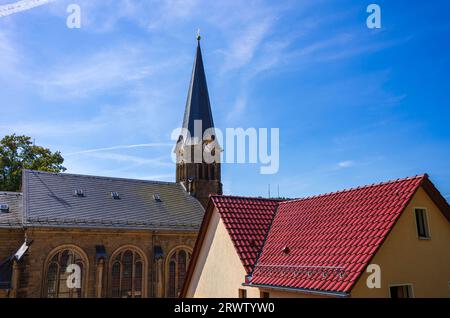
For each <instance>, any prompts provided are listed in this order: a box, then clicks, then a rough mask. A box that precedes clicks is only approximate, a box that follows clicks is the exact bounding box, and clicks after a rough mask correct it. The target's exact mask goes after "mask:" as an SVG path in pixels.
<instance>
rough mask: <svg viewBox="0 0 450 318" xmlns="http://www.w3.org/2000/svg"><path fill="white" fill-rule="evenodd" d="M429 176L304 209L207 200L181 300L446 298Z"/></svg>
mask: <svg viewBox="0 0 450 318" xmlns="http://www.w3.org/2000/svg"><path fill="white" fill-rule="evenodd" d="M449 242H450V206H449V205H448V203H447V202H446V200H445V199H444V198H443V197H442V195H441V194H440V193H439V191H438V190H437V189H436V188H435V186H434V185H433V183H432V182H431V181H430V180H429V177H428V175H421V176H416V177H411V178H406V179H399V180H395V181H389V182H385V183H380V184H374V185H368V186H363V187H358V188H354V189H349V190H344V191H339V192H335V193H330V194H324V195H318V196H313V197H308V198H303V199H296V200H287V201H277V200H270V199H262V198H243V197H233V196H212V197H211V199H210V201H209V204H208V207H207V210H206V214H205V217H204V220H203V223H202V226H201V229H200V232H199V236H198V239H197V242H196V245H195V248H194V251H193V256H192V260H191V264H190V267H189V269H188V273H187V277H186V280H185V284H184V286H183V290H182V297H243V298H244V297H252V298H253V297H256V298H259V297H262V298H267V297H392V298H400V297H450V245H449Z"/></svg>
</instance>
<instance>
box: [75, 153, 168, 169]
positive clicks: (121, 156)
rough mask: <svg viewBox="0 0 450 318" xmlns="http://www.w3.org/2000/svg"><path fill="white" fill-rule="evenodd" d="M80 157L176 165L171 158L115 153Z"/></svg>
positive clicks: (150, 164) (89, 154) (149, 164)
mask: <svg viewBox="0 0 450 318" xmlns="http://www.w3.org/2000/svg"><path fill="white" fill-rule="evenodd" d="M78 156H87V157H90V158H95V159H101V160H109V161H116V162H122V163H129V164H135V165H147V166H164V167H173V165H174V164H173V162H172V161H171V160H170V157H169V156H161V157H158V158H150V159H149V158H146V157H140V156H132V155H127V154H119V153H113V152H90V153H83V154H78Z"/></svg>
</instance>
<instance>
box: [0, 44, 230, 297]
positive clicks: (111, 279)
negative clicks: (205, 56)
mask: <svg viewBox="0 0 450 318" xmlns="http://www.w3.org/2000/svg"><path fill="white" fill-rule="evenodd" d="M197 42H198V44H197V51H196V56H195V60H194V66H193V70H192V78H191V81H190V86H189V91H188V97H187V101H186V107H185V113H184V119H183V126H182V128H183V129H184V131H188V132H189V133H190V134H191V135H192V136H193V134H194V131H193V128H194V123H195V121H198V120H201V121H202V126H203V128H204V130H206V129H210V128H213V127H214V122H213V118H212V111H211V105H210V101H209V95H208V88H207V83H206V77H205V70H204V66H203V61H202V53H201V48H200V37H199V36H198V37H197ZM211 137H212V140H214V136H211ZM210 142H211V140H206V141H203V139H201V140H200V141H198V142H197V143H191V142H188V139H187V138H186V136H182V135H180V139H179V141H178V143H177V145H176V151H177V163H176V180H175V182H157V181H147V180H133V179H123V178H113V177H98V176H87V175H76V174H67V173H49V172H41V171H32V170H25V171H23V178H22V189H21V192H18V193H12V192H0V207H1V211H0V298H1V297H48V298H72V297H73V298H81V297H96V298H102V297H121V298H143V297H177V296H178V295H179V293H180V291H181V288H182V286H183V282H184V278H185V276H186V272H187V268H188V265H189V262H190V259H191V255H192V251H193V247H194V244H195V241H196V238H197V234H198V231H199V228H200V225H201V222H202V219H203V215H204V211H205V206H206V204H207V202H208V198H209V195H210V194H219V195H220V194H222V184H221V174H220V169H221V167H220V162H218V161H214V162H212V163H209V162H208V163H207V162H205V161H203V160H200V162H192V161H188V160H186V157H187V156H186V154H187V153H189V152H192V153H193V152H195V151H196V149H203V148H204V147H205V146H206V144H208V143H210ZM209 149H210V151H212V152H213V153H214V151H215V149H214V147H212V148H211V147H209ZM217 152H219V150H217ZM73 264H76V265H77V268H78V273H77V274H78V275H79V282H78V284H76V285H75V286H74V288H69V286H68V284H67V282H68V280H71V276H70V275H71V274H72V271H71V267H70V266H71V265H73Z"/></svg>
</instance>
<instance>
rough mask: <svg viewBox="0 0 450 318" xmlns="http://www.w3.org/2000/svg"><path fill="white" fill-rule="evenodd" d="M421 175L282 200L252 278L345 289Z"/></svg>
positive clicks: (389, 227)
mask: <svg viewBox="0 0 450 318" xmlns="http://www.w3.org/2000/svg"><path fill="white" fill-rule="evenodd" d="M425 179H427V176H426V175H423V176H417V177H412V178H406V179H401V180H396V181H391V182H387V183H381V184H376V185H370V186H364V187H359V188H356V189H350V190H345V191H340V192H336V193H331V194H325V195H320V196H314V197H309V198H305V199H300V200H294V201H288V202H283V203H280V205H279V207H278V211H277V213H276V216H275V218H274V220H273V223H272V226H271V229H270V232H269V235H268V237H267V241H266V243H265V245H264V247H263V250H262V253H261V256H260V258H259V260H258V263H257V265H256V268H255V270H254V273H253V276H252V278H251V284H255V285H269V286H277V287H288V288H298V289H308V290H316V291H322V292H337V293H348V292H349V291H350V290H351V288H352V287H353V285H354V284H355V283H356V282H357V280H358V278H359V276H360V275H361V274H362V273H363V271H364V269H365V268H366V267H367V265H368V264H369V262H370V260H371V259H372V258H373V257H374V255H375V253H376V252H377V250H378V249H379V248H380V246H381V244H382V243H383V242H384V240H385V239H386V237H387V235H388V234H389V232H390V231H391V230H392V228H393V226H394V225H395V223H396V221H397V220H398V218H399V217H400V215H401V213H402V212H403V211H404V209H405V208H406V206H407V204H408V203H409V201H410V200H411V198H412V196H413V195H414V194H415V192H416V190H417V189H418V188H419V187H420V186H421V184H422V182H423V181H424V180H425ZM286 248H287V249H288V252H287V253H286V252H284V251H283V249H286Z"/></svg>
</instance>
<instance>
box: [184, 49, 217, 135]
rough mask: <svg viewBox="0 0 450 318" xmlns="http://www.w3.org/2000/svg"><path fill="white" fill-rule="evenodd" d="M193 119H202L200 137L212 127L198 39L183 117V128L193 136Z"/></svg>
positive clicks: (212, 122)
mask: <svg viewBox="0 0 450 318" xmlns="http://www.w3.org/2000/svg"><path fill="white" fill-rule="evenodd" d="M195 120H201V121H202V132H201V133H202V136H199V137H201V138H202V137H203V133H204V132H205V130H206V129H208V128H211V127H214V121H213V117H212V112H211V105H210V102H209V94H208V86H207V84H206V75H205V69H204V67H203V59H202V51H201V49H200V41H199V42H198V45H197V54H196V56H195V60H194V66H193V68H192V76H191V82H190V84H189V91H188V96H187V100H186V108H185V111H184V119H183V128H186V129H188V130H189V132H190V134H191V136H192V137H194V123H195Z"/></svg>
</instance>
